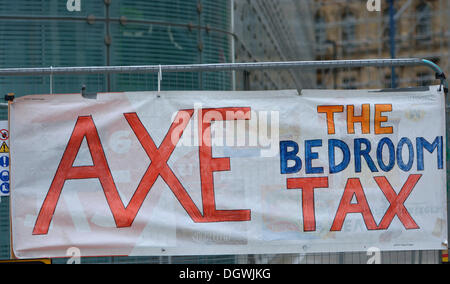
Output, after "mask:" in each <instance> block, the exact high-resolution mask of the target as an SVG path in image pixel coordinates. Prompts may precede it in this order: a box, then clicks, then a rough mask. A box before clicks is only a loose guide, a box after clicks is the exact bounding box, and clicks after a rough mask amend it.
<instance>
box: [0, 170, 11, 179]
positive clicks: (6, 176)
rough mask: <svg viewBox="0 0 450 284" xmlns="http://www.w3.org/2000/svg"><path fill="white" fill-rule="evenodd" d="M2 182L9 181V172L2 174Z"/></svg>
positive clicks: (0, 176) (0, 177) (0, 175)
mask: <svg viewBox="0 0 450 284" xmlns="http://www.w3.org/2000/svg"><path fill="white" fill-rule="evenodd" d="M0 180H2V181H9V171H2V172H0Z"/></svg>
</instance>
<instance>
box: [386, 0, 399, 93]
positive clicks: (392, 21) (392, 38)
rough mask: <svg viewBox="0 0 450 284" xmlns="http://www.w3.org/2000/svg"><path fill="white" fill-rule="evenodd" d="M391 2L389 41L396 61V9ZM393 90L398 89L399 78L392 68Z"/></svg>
mask: <svg viewBox="0 0 450 284" xmlns="http://www.w3.org/2000/svg"><path fill="white" fill-rule="evenodd" d="M388 2H389V39H390V46H391V58H392V59H394V58H395V57H396V54H395V18H394V16H395V9H394V0H388ZM391 72H392V73H391V80H392V81H391V88H397V78H396V74H395V68H394V67H392V71H391Z"/></svg>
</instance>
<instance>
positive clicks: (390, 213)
mask: <svg viewBox="0 0 450 284" xmlns="http://www.w3.org/2000/svg"><path fill="white" fill-rule="evenodd" d="M421 177H422V175H410V176H409V177H408V179H407V180H406V182H405V184H404V185H403V187H402V188H401V190H400V192H399V194H398V195H397V193H396V192H395V190H394V189H393V188H392V186H391V184H390V183H389V181H388V180H387V179H386V177H375V178H374V179H375V181H376V183H377V184H378V186H379V187H380V189H381V190H382V191H383V193H384V196H386V198H387V200H388V201H389V203H390V206H389V208H388V210H387V211H386V213H385V214H384V216H383V218H382V219H381V222H380V225H379V229H382V230H384V229H387V228H388V227H389V226H390V225H391V222H392V220H393V219H394V217H395V216H396V215H397V216H398V219H399V220H400V221H401V222H402V224H403V226H405V228H406V229H419V226H418V225H417V224H416V222H415V221H414V219H413V218H412V217H411V215H410V214H409V212H408V210H407V209H406V207H405V206H404V203H405V201H406V199H407V198H408V196H409V195H410V194H411V192H412V190H413V189H414V187H415V186H416V184H417V182H418V181H419V179H420V178H421Z"/></svg>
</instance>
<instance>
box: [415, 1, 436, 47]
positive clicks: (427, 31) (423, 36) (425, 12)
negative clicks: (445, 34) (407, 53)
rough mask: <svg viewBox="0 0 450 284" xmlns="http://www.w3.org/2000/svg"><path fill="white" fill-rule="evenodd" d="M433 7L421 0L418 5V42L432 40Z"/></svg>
mask: <svg viewBox="0 0 450 284" xmlns="http://www.w3.org/2000/svg"><path fill="white" fill-rule="evenodd" d="M431 18H432V16H431V7H430V5H428V4H427V3H425V2H421V3H420V4H419V5H418V6H417V7H416V42H417V43H418V44H423V43H429V42H430V41H431V35H432V32H433V31H432V27H431Z"/></svg>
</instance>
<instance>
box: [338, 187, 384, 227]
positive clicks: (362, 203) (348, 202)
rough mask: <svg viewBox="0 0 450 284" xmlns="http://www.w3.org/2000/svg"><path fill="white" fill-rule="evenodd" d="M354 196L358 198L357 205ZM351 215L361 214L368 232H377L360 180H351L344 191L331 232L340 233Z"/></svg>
mask: <svg viewBox="0 0 450 284" xmlns="http://www.w3.org/2000/svg"><path fill="white" fill-rule="evenodd" d="M353 196H355V197H356V201H357V202H356V203H352V199H353ZM349 213H361V214H362V216H363V218H364V223H365V224H366V227H367V229H368V230H376V229H377V224H376V223H375V220H374V218H373V215H372V212H371V211H370V207H369V204H368V203H367V199H366V196H365V194H364V191H363V188H362V185H361V182H360V180H359V178H350V179H348V181H347V185H346V186H345V189H344V194H343V195H342V199H341V202H340V204H339V208H338V210H337V213H336V216H335V218H334V221H333V225H332V226H331V231H340V230H341V229H342V225H343V224H344V221H345V217H346V216H347V214H349Z"/></svg>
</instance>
